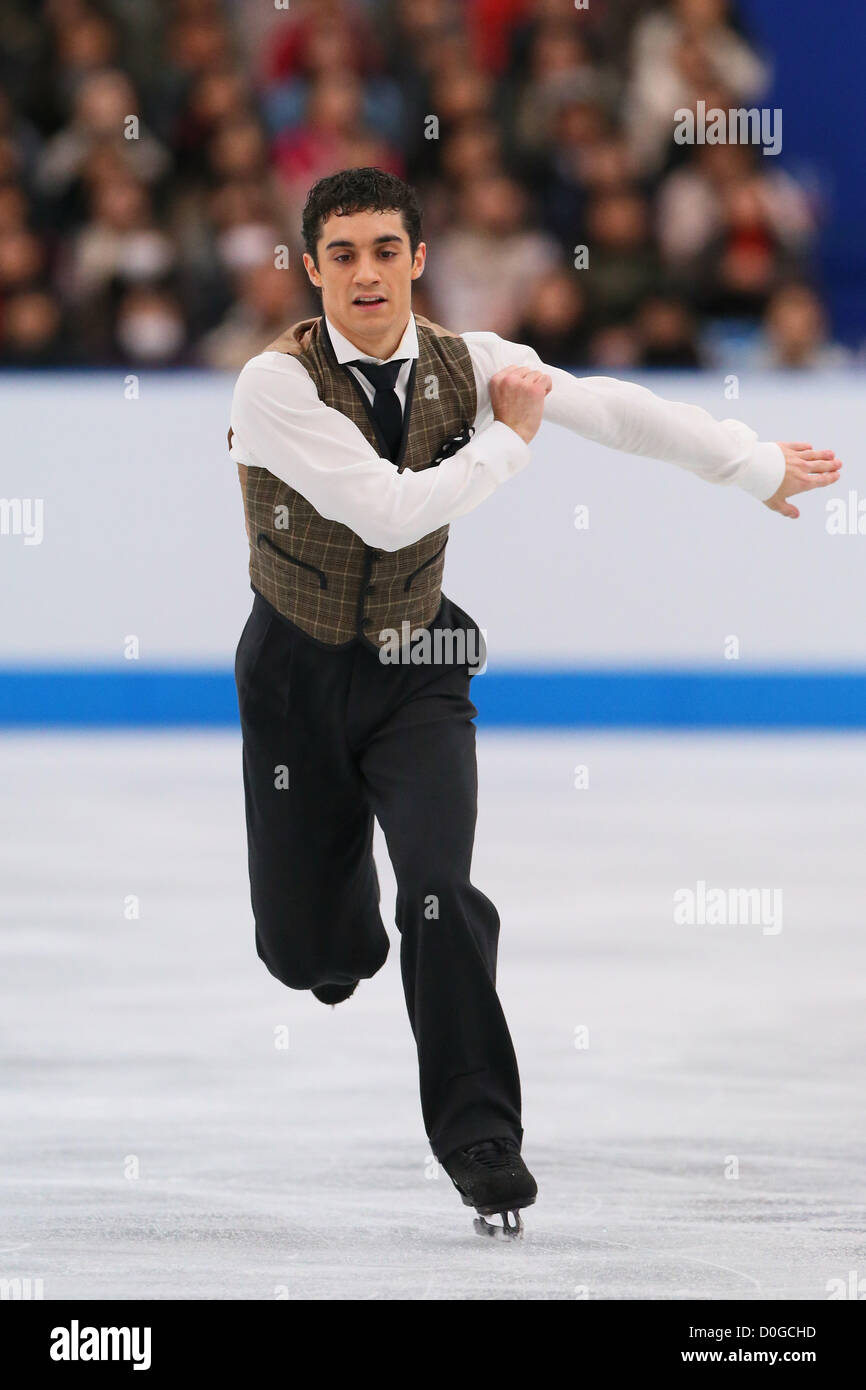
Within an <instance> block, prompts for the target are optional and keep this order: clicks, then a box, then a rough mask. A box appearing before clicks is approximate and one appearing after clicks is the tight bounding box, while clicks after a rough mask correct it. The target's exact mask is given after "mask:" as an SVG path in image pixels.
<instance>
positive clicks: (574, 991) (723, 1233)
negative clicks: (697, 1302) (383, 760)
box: [0, 731, 866, 1299]
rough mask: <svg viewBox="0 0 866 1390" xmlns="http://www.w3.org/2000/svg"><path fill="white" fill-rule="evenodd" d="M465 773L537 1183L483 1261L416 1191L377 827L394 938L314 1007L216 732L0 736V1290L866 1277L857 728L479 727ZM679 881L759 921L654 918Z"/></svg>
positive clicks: (756, 1293)
mask: <svg viewBox="0 0 866 1390" xmlns="http://www.w3.org/2000/svg"><path fill="white" fill-rule="evenodd" d="M576 764H587V765H588V767H589V773H590V786H589V788H588V789H586V790H581V791H578V790H576V789H574V787H573V769H574V767H575V765H576ZM479 767H480V785H481V797H480V817H479V829H478V839H477V845H476V855H475V867H474V872H473V879H474V881H475V882H476V883H477V884H478V886H479V887H481V888H482V889H483V890H484V891H485V892H486V893H487V894H488V895H489V896H490V897H492V898H493V900H494V901H495V902H496V904H497V906H498V908H499V910H500V914H501V917H502V936H501V941H500V964H499V986H500V993H501V997H502V1000H503V1003H504V1006H505V1009H506V1013H507V1016H508V1018H509V1022H510V1024H511V1028H512V1033H513V1036H514V1040H515V1045H516V1048H517V1053H518V1058H519V1061H520V1065H521V1075H522V1082H523V1092H524V1125H525V1130H526V1135H525V1140H524V1154H525V1156H526V1159H527V1161H528V1163H529V1166H530V1167H531V1168H532V1170H533V1171H534V1173H535V1175H536V1177H537V1179H538V1182H539V1186H540V1197H539V1201H538V1204H537V1205H536V1206H535V1207H534V1208H532V1209H531V1210H530V1211H529V1212H527V1213H526V1226H527V1236H526V1238H525V1239H524V1240H523V1241H522V1242H520V1243H515V1244H513V1245H509V1244H506V1243H504V1242H502V1243H500V1242H493V1241H483V1240H481V1239H479V1237H477V1236H476V1235H475V1234H474V1233H473V1231H472V1227H471V1218H470V1213H469V1211H468V1210H467V1209H466V1208H464V1207H463V1206H462V1204H461V1203H460V1201H459V1199H458V1197H457V1194H456V1193H455V1192H454V1190H453V1189H452V1187H451V1185H450V1182H449V1181H448V1179H447V1177H446V1176H445V1175H444V1173H443V1174H440V1175H439V1176H438V1178H436V1177H429V1176H428V1175H427V1174H428V1172H429V1171H430V1167H431V1165H429V1164H426V1160H427V1157H428V1149H427V1145H426V1140H425V1136H424V1132H423V1128H422V1125H421V1117H420V1107H419V1104H418V1100H417V1089H416V1086H417V1078H416V1068H415V1058H414V1051H413V1044H412V1038H411V1033H410V1031H409V1026H408V1022H407V1019H406V1016H405V1011H404V1004H403V998H402V990H401V987H400V977H399V968H398V937H397V933H396V929H395V928H394V926H393V899H394V882H393V876H392V874H391V869H390V864H389V863H388V861H387V857H386V855H385V852H384V846H383V843H382V840H381V837H380V836H379V833H378V831H377V850H376V853H377V861H378V864H379V870H380V876H381V880H382V890H383V901H382V909H383V917H384V920H385V923H386V925H387V926H388V929H389V932H390V934H391V938H392V950H391V955H390V957H389V960H388V962H387V964H386V966H385V968H384V969H383V970H382V971H381V972H380V974H379V975H378V976H377V977H376V978H375V979H374V980H372V981H370V982H365V983H364V984H362V986H361V987H360V988H359V990H358V993H357V995H356V996H355V997H354V998H353V999H352V1000H351V1001H350V1002H349V1003H347V1004H345V1005H342V1006H340V1007H339V1008H338V1009H336V1010H331V1009H326V1008H323V1007H322V1006H321V1005H320V1004H318V1003H316V1002H315V1001H314V1000H313V999H312V997H311V996H309V995H307V994H299V993H295V992H291V991H288V990H286V989H284V988H283V987H282V986H281V985H280V984H278V982H277V981H276V980H274V979H272V978H271V977H270V976H269V975H268V974H267V972H266V970H265V968H264V966H263V965H262V964H261V963H260V962H259V960H258V958H257V957H256V954H255V950H254V945H253V936H252V919H251V913H250V908H249V900H248V888H247V880H246V858H245V856H246V848H245V840H244V829H243V802H242V789H241V777H240V753H239V740H238V738H237V737H236V736H234V735H228V734H227V735H205V734H201V733H174V734H153V735H148V734H143V735H140V736H134V737H131V736H129V735H116V734H105V735H97V736H90V735H88V736H83V735H82V736H75V735H72V736H68V735H67V736H55V735H52V736H46V735H44V734H38V733H34V734H32V735H27V736H24V737H11V736H7V737H4V738H2V739H0V814H2V824H3V827H4V830H3V836H2V843H0V918H2V930H0V953H2V967H0V968H2V978H3V1005H2V1035H0V1039H2V1049H3V1068H2V1083H0V1084H2V1113H3V1134H2V1174H0V1176H2V1186H0V1203H2V1207H0V1217H2V1227H0V1277H2V1278H7V1279H8V1278H16V1277H19V1278H29V1279H37V1278H38V1279H42V1281H43V1288H44V1296H45V1298H46V1299H51V1298H66V1297H80V1298H98V1297H120V1298H124V1299H139V1298H169V1297H178V1298H224V1299H272V1298H274V1297H275V1296H280V1295H282V1296H288V1297H289V1298H292V1299H295V1298H340V1299H342V1298H360V1299H366V1298H371V1299H372V1298H382V1299H390V1298H406V1299H415V1298H433V1299H440V1298H442V1299H461V1298H462V1299H485V1298H513V1299H524V1298H526V1299H574V1298H581V1297H588V1298H590V1299H610V1298H650V1299H682V1298H701V1299H716V1298H742V1299H761V1298H762V1297H782V1298H787V1299H801V1298H825V1297H827V1282H828V1280H832V1279H841V1280H845V1281H847V1280H848V1278H849V1275H850V1271H852V1270H855V1269H857V1270H859V1277H860V1278H862V1277H863V1276H866V1235H864V1226H866V1221H864V1197H866V1185H864V1158H866V1152H864V1150H866V1145H864V1118H863V1117H864V1110H866V1104H864V1102H866V1085H864V992H866V989H864V976H866V912H864V904H866V795H864V789H866V740H864V739H863V738H853V737H846V738H834V737H830V736H828V737H816V738H809V739H797V738H790V737H777V736H767V737H747V736H741V735H728V736H724V737H698V736H683V737H678V738H670V739H668V738H664V739H663V738H659V737H654V736H634V737H628V738H626V737H621V736H605V735H599V734H591V735H590V734H586V733H583V732H580V731H575V732H573V733H566V734H562V735H556V736H553V735H538V736H520V737H518V736H515V735H508V734H493V733H485V732H481V733H480V734H479ZM699 879H704V880H705V881H706V882H707V883H708V884H709V885H710V886H711V887H716V886H721V887H725V888H748V887H765V888H775V887H780V888H781V889H782V890H783V905H784V924H783V929H782V931H781V932H780V933H779V934H778V935H770V934H765V933H764V932H763V931H762V929H761V927H760V926H759V925H752V926H737V927H734V926H728V927H722V926H714V927H707V926H704V927H683V926H675V925H674V924H673V914H672V900H673V893H674V891H675V890H676V889H677V888H681V887H694V886H695V884H696V882H697V881H698V880H699ZM131 894H134V895H137V896H138V897H139V898H140V917H139V918H138V920H127V918H126V917H125V915H124V902H125V899H126V898H127V895H131ZM281 1025H285V1026H287V1028H288V1035H289V1046H288V1049H279V1048H277V1047H276V1046H275V1030H276V1029H278V1028H279V1027H280V1026H281ZM579 1026H585V1027H587V1028H588V1030H589V1047H588V1048H581V1049H579V1048H576V1047H575V1045H574V1042H575V1029H576V1028H577V1027H579ZM130 1156H132V1157H133V1158H134V1159H135V1160H137V1163H138V1165H139V1176H138V1177H129V1176H125V1165H129V1164H130ZM734 1161H736V1164H737V1165H738V1171H739V1176H738V1177H736V1178H734V1177H729V1176H726V1168H727V1170H728V1171H730V1170H731V1169H732V1168H733V1166H734Z"/></svg>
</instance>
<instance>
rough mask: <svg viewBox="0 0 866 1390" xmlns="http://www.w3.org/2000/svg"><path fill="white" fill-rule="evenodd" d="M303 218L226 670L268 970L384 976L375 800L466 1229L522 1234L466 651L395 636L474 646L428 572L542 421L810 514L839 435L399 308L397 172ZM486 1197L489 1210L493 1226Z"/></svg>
mask: <svg viewBox="0 0 866 1390" xmlns="http://www.w3.org/2000/svg"><path fill="white" fill-rule="evenodd" d="M303 237H304V244H305V247H306V253H305V255H304V265H305V267H306V270H307V274H308V275H309V277H310V280H311V282H312V283H313V285H315V286H316V288H317V289H318V290H319V291H320V292H321V297H322V313H321V315H320V316H318V317H317V318H313V319H309V320H306V321H304V322H302V323H297V324H295V325H294V326H293V327H292V328H289V329H288V330H287V331H286V332H285V333H284V334H283V335H282V337H280V338H279V339H277V341H276V342H274V343H271V345H270V346H269V347H268V348H267V349H266V350H265V351H264V352H262V353H260V354H259V355H258V356H257V357H254V358H252V360H251V361H250V362H248V363H247V364H246V366H245V367H244V369H243V371H242V372H241V374H240V377H239V378H238V381H237V385H236V387H235V392H234V399H233V403H232V415H231V425H232V429H231V431H230V434H229V442H230V448H231V454H232V457H233V458H234V459H235V460H236V462H237V464H238V466H239V471H240V478H241V488H242V492H243V500H244V510H245V519H246V528H247V535H248V538H249V543H250V579H251V586H252V589H253V591H254V595H255V597H254V600H253V607H252V612H251V614H250V617H249V619H248V620H247V623H246V626H245V628H244V631H243V634H242V636H241V639H240V643H239V645H238V651H237V659H236V668H235V674H236V680H237V688H238V699H239V705H240V715H241V726H242V732H243V769H244V788H245V796H246V818H247V834H248V847H249V870H250V884H251V896H252V907H253V914H254V917H255V929H256V945H257V949H258V953H259V955H260V957H261V959H262V960H263V961H264V963H265V965H266V966H267V967H268V969H269V970H270V971H271V973H272V974H274V975H275V976H276V977H277V979H279V980H281V981H282V982H283V983H284V984H285V985H287V986H288V987H289V988H290V989H309V990H312V992H313V993H314V995H315V996H316V998H317V999H319V1000H321V1001H322V1002H323V1003H326V1004H334V1005H335V1004H337V1003H339V1002H341V1001H343V1000H345V999H348V998H349V996H350V995H351V994H352V993H353V992H354V990H355V988H356V987H357V985H358V982H359V981H360V980H364V979H369V978H370V977H371V976H372V975H375V973H376V971H377V970H379V969H380V968H381V966H382V965H383V963H384V961H385V957H386V955H387V953H388V947H389V941H388V937H387V934H386V932H385V928H384V926H383V923H382V918H381V915H380V911H379V892H378V878H377V875H376V869H375V865H374V862H373V856H372V848H371V847H372V836H373V818H374V816H375V818H376V819H377V820H378V821H379V824H380V825H381V827H382V830H383V832H384V835H385V839H386V842H387V846H388V854H389V856H390V859H391V862H392V864H393V866H394V871H395V875H396V879H397V905H396V925H397V927H398V929H399V931H400V936H401V949H400V963H401V971H402V978H403V986H404V991H405V996H406V1006H407V1009H408V1012H409V1021H410V1024H411V1026H412V1030H413V1033H414V1036H415V1041H416V1045H417V1051H418V1065H419V1075H420V1090H421V1107H422V1114H423V1119H424V1125H425V1129H426V1132H427V1135H428V1137H429V1140H430V1147H431V1151H432V1152H433V1154H434V1155H435V1156H436V1157H437V1158H438V1159H439V1160H440V1161H441V1163H442V1165H443V1167H444V1168H445V1170H446V1172H447V1173H448V1175H449V1176H450V1177H451V1179H452V1181H453V1183H454V1185H455V1186H456V1187H457V1190H458V1191H459V1192H460V1194H461V1196H462V1198H463V1200H464V1202H465V1203H466V1204H467V1205H470V1206H473V1207H475V1208H476V1211H477V1212H478V1213H479V1218H478V1219H477V1220H476V1223H475V1224H476V1227H477V1228H478V1229H479V1230H481V1231H484V1232H494V1231H497V1232H503V1233H505V1232H508V1233H512V1234H513V1233H516V1232H519V1231H520V1229H521V1222H520V1217H519V1214H518V1213H519V1211H520V1209H521V1208H523V1207H526V1206H529V1205H530V1204H531V1203H532V1202H534V1201H535V1197H536V1192H537V1187H536V1183H535V1180H534V1178H533V1177H532V1175H531V1173H530V1172H529V1170H528V1169H527V1167H526V1165H525V1163H524V1162H523V1159H522V1157H521V1152H520V1150H521V1142H522V1139H523V1129H522V1127H521V1109H520V1082H519V1078H518V1071H517V1063H516V1060H515V1056H514V1049H513V1047H512V1043H511V1038H510V1036H509V1032H508V1027H507V1025H506V1022H505V1018H504V1016H503V1012H502V1008H501V1005H500V1002H499V999H498V997H497V994H496V984H495V977H496V956H497V944H498V934H499V925H500V923H499V916H498V913H497V910H496V908H495V907H494V905H493V903H492V902H491V901H490V900H489V898H487V897H485V895H484V894H483V893H482V892H481V891H480V890H479V889H478V888H476V887H475V886H474V885H473V884H472V883H471V882H470V877H469V875H470V868H471V860H472V847H473V839H474V831H475V818H476V791H477V783H476V764H475V726H474V724H473V723H472V720H473V718H474V717H475V715H476V714H477V712H478V711H477V710H476V708H475V706H474V705H473V703H472V701H471V699H470V697H469V683H470V679H471V676H472V674H473V670H472V665H471V663H470V662H469V661H466V660H458V659H457V657H459V655H460V648H459V646H457V645H456V644H453V642H452V644H449V643H448V642H443V643H442V644H441V645H440V646H439V647H436V646H435V645H433V644H431V647H432V650H434V651H437V653H438V659H437V660H436V661H433V662H430V663H428V664H415V663H413V664H405V663H403V662H400V663H394V662H393V661H387V660H383V659H382V658H383V657H384V656H385V655H386V651H391V652H393V645H391V640H392V639H391V638H390V637H389V636H388V634H391V633H393V632H394V631H396V632H397V633H407V632H411V633H415V632H418V631H420V630H423V629H428V630H430V631H431V632H432V633H435V632H436V631H437V630H439V629H441V630H442V631H443V633H447V632H450V633H455V632H456V633H458V634H463V635H464V636H466V637H467V638H473V637H474V638H475V639H476V640H477V638H478V636H479V634H478V630H477V628H476V627H475V624H474V623H473V621H472V619H471V618H470V617H469V616H468V614H466V613H465V612H463V610H462V609H460V608H458V607H457V605H456V604H455V603H453V602H452V601H451V600H450V599H448V598H447V597H445V595H443V593H442V589H441V584H442V572H443V565H444V559H445V546H446V544H447V540H448V527H449V523H450V522H452V521H454V520H455V519H456V518H457V517H460V516H463V515H465V513H467V512H469V511H471V510H472V509H473V508H474V507H477V506H478V505H479V503H480V502H483V501H484V499H485V498H486V497H489V496H490V495H491V493H492V492H493V491H494V489H495V488H496V487H498V486H499V485H500V484H501V483H504V482H505V481H506V480H507V479H508V478H510V477H512V476H513V475H514V474H515V473H518V472H520V471H521V470H522V469H523V468H525V467H526V465H527V464H528V462H529V458H530V451H529V443H530V441H531V440H532V438H533V437H534V435H535V433H536V431H537V430H538V428H539V426H540V424H541V420H542V417H544V418H545V419H547V420H552V421H554V422H555V423H557V424H560V425H564V426H565V427H566V428H568V429H571V430H573V431H574V432H575V433H577V434H579V435H582V436H584V437H585V438H587V439H593V440H596V441H597V442H599V443H602V444H606V445H609V446H611V447H612V448H615V449H623V450H626V451H627V452H629V453H634V454H643V455H648V456H651V457H653V458H657V459H662V460H666V461H668V462H670V463H674V464H678V465H679V466H680V467H683V468H688V469H691V470H692V471H693V472H696V473H698V474H699V475H700V476H701V477H703V478H705V479H707V480H708V481H710V482H716V483H722V484H731V483H735V484H737V485H738V486H740V487H742V488H744V489H745V490H746V491H747V492H748V493H750V494H751V495H752V496H753V497H755V498H758V499H759V500H761V501H764V502H766V504H767V505H768V506H769V507H771V508H773V509H774V510H776V511H780V512H782V513H783V514H784V515H787V516H797V515H798V512H797V511H796V509H795V508H793V507H792V506H791V505H790V504H789V502H788V501H787V498H788V497H789V496H791V495H792V494H794V493H799V492H803V491H806V490H807V489H810V488H815V487H823V486H826V485H827V484H828V483H832V482H834V481H835V480H836V478H837V477H838V470H839V467H840V465H839V463H838V461H836V460H835V458H834V455H833V454H832V452H831V451H830V450H822V451H815V450H813V449H812V448H811V446H809V445H806V444H773V443H759V442H758V441H757V437H756V435H755V432H754V431H753V430H751V429H749V428H748V427H747V426H746V425H743V424H740V423H738V422H737V421H735V420H726V421H723V422H721V423H719V422H717V421H716V420H714V419H713V418H712V417H711V416H710V415H708V414H707V413H706V412H705V411H703V410H700V409H698V408H697V407H695V406H690V405H678V404H673V403H671V402H667V401H663V400H660V399H659V398H658V397H656V396H655V395H653V394H652V393H651V392H649V391H647V390H645V389H644V388H643V387H639V386H633V385H628V384H624V383H620V382H617V381H614V380H611V379H610V378H606V377H596V378H584V379H577V378H574V377H572V376H570V375H569V374H568V373H567V372H564V371H560V370H557V369H555V368H551V367H547V366H545V364H544V363H543V362H541V361H540V360H539V359H538V357H537V356H536V354H535V353H534V352H533V351H532V350H530V349H529V348H527V347H521V346H519V345H517V344H514V343H509V342H505V341H504V340H503V339H501V338H499V337H497V335H496V334H494V333H485V332H477V333H465V334H463V335H462V336H458V335H456V334H453V333H450V332H449V331H448V330H447V329H446V328H442V327H440V326H439V325H437V324H433V323H430V322H429V321H428V320H426V319H424V318H422V317H420V316H415V315H413V313H412V302H411V300H412V282H413V281H414V280H417V279H418V277H419V276H420V275H421V273H422V271H423V269H424V262H425V257H426V247H425V244H424V242H423V241H422V239H421V216H420V211H419V207H418V203H417V200H416V197H415V194H414V192H413V190H412V189H411V188H410V187H409V186H407V185H406V184H405V183H403V182H402V181H401V180H400V179H398V178H395V177H394V176H393V175H391V174H387V173H384V172H383V171H381V170H379V169H347V170H344V171H342V172H341V173H337V174H333V175H331V176H330V177H328V178H325V179H322V180H320V181H319V182H318V183H317V184H316V185H315V186H314V187H313V188H312V189H311V191H310V193H309V196H308V199H307V203H306V206H305V209H304V214H303ZM404 624H407V626H406V627H404V626H403V625H404ZM443 650H444V652H445V653H446V654H447V653H450V654H451V656H452V659H451V660H447V659H444V658H443V657H442V652H443ZM495 1214H500V1215H501V1217H502V1225H501V1226H499V1225H495V1224H491V1223H488V1222H486V1220H485V1218H486V1217H487V1216H492V1215H495Z"/></svg>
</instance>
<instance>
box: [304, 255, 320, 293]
mask: <svg viewBox="0 0 866 1390" xmlns="http://www.w3.org/2000/svg"><path fill="white" fill-rule="evenodd" d="M304 269H305V270H306V272H307V275H308V276H309V278H310V283H311V284H313V285H315V287H316V289H317V290H320V289H321V288H322V277H321V275H320V274H319V272H318V269H317V267H316V262H315V261H314V260H313V258H312V256H311V255H310V253H309V251H305V252H304Z"/></svg>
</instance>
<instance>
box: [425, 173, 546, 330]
mask: <svg viewBox="0 0 866 1390" xmlns="http://www.w3.org/2000/svg"><path fill="white" fill-rule="evenodd" d="M558 263H559V253H558V250H557V247H556V244H555V243H554V241H553V239H552V238H551V237H550V236H548V235H547V233H546V232H542V231H539V230H537V229H536V228H534V227H532V226H530V225H529V217H528V206H527V199H526V195H525V194H524V192H523V190H522V189H521V188H520V186H519V185H518V184H517V183H516V182H515V181H514V180H513V179H511V178H506V177H503V176H502V175H494V176H492V177H488V178H485V179H482V180H481V181H480V183H478V184H475V185H473V186H470V187H467V188H466V189H465V190H464V191H463V192H462V194H461V195H460V197H459V200H458V225H457V227H456V228H455V229H454V230H453V231H446V232H445V233H444V234H443V235H442V236H441V237H440V239H439V241H438V242H437V245H436V248H435V251H434V254H433V255H432V256H431V259H430V287H431V291H432V294H433V297H434V299H435V302H436V303H437V305H439V312H440V314H441V316H442V319H443V321H444V322H445V323H447V324H448V325H449V326H450V327H451V328H453V329H454V330H455V332H458V333H460V332H464V331H466V330H467V329H471V328H472V327H473V326H474V327H476V328H477V327H478V326H479V325H480V324H481V325H483V326H484V327H485V328H487V329H490V330H492V331H493V332H495V333H500V334H502V336H503V337H505V338H512V337H513V336H514V331H515V328H516V326H517V324H518V323H519V322H520V319H521V318H522V316H523V315H524V314H525V312H526V311H527V309H528V308H529V305H530V302H531V299H532V295H533V291H534V288H535V285H536V283H537V282H538V280H539V278H540V277H541V276H542V275H543V274H545V272H547V271H549V270H552V269H553V268H554V267H555V266H556V265H557V264H558Z"/></svg>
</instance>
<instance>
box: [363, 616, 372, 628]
mask: <svg viewBox="0 0 866 1390" xmlns="http://www.w3.org/2000/svg"><path fill="white" fill-rule="evenodd" d="M372 626H373V619H372V618H362V619H361V627H372Z"/></svg>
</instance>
